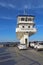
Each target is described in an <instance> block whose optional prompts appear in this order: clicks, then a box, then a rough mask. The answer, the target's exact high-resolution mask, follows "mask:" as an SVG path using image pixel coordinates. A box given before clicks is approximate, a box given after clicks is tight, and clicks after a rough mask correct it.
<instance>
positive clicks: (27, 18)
mask: <svg viewBox="0 0 43 65" xmlns="http://www.w3.org/2000/svg"><path fill="white" fill-rule="evenodd" d="M34 25H35V23H34V16H32V15H18V17H17V28H16V34H17V38H18V39H19V40H20V44H19V47H20V45H22V46H23V45H25V46H26V48H28V46H29V37H30V36H31V35H33V34H34V33H35V32H36V28H34Z"/></svg>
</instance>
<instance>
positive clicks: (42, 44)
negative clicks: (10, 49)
mask: <svg viewBox="0 0 43 65" xmlns="http://www.w3.org/2000/svg"><path fill="white" fill-rule="evenodd" d="M34 48H35V49H36V50H43V42H38V43H35V45H34Z"/></svg>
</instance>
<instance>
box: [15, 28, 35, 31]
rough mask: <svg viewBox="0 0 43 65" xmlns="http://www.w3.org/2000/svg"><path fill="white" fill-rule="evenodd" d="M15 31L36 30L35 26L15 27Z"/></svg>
mask: <svg viewBox="0 0 43 65" xmlns="http://www.w3.org/2000/svg"><path fill="white" fill-rule="evenodd" d="M16 31H29V32H30V31H33V32H36V28H16Z"/></svg>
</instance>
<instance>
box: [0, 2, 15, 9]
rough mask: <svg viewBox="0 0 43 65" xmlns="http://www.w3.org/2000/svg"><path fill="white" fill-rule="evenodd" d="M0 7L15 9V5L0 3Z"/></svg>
mask: <svg viewBox="0 0 43 65" xmlns="http://www.w3.org/2000/svg"><path fill="white" fill-rule="evenodd" d="M0 6H2V7H6V8H15V5H13V4H11V3H2V2H0Z"/></svg>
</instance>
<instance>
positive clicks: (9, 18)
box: [0, 16, 14, 20]
mask: <svg viewBox="0 0 43 65" xmlns="http://www.w3.org/2000/svg"><path fill="white" fill-rule="evenodd" d="M0 19H7V20H13V19H14V18H12V17H6V16H2V17H0Z"/></svg>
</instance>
